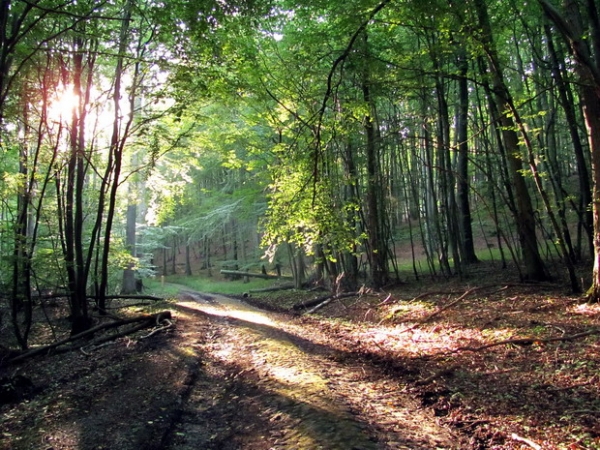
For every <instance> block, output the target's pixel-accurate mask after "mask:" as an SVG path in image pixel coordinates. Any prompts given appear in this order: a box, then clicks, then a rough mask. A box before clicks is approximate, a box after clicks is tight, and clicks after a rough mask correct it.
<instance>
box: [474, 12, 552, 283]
mask: <svg viewBox="0 0 600 450" xmlns="http://www.w3.org/2000/svg"><path fill="white" fill-rule="evenodd" d="M474 4H475V7H476V9H477V14H478V17H479V25H480V27H481V32H482V39H483V45H484V51H485V52H486V54H487V58H488V67H489V71H490V75H491V79H492V85H493V91H494V95H495V97H496V101H497V103H498V105H499V107H500V117H499V118H498V122H499V123H500V126H501V127H502V138H503V141H504V146H505V149H506V157H507V159H508V164H509V168H510V172H511V177H512V183H513V187H514V192H515V200H516V217H515V221H516V228H517V233H518V236H519V243H520V245H521V252H522V258H523V263H524V272H525V273H524V277H525V279H527V280H534V281H544V280H547V279H548V274H547V272H546V268H545V265H544V262H543V260H542V258H541V256H540V253H539V248H538V239H537V235H536V225H535V216H534V213H533V206H532V203H531V197H530V196H529V191H528V189H527V183H526V182H525V177H524V176H523V163H522V155H521V149H520V147H519V137H518V135H517V132H516V129H515V123H514V121H513V119H512V111H511V105H512V99H511V95H510V92H509V91H508V88H507V86H506V83H505V82H504V76H503V74H502V69H501V66H500V59H499V57H498V54H497V52H496V47H495V44H494V39H493V34H492V28H491V26H490V22H489V16H488V11H487V5H486V3H485V1H484V0H474Z"/></svg>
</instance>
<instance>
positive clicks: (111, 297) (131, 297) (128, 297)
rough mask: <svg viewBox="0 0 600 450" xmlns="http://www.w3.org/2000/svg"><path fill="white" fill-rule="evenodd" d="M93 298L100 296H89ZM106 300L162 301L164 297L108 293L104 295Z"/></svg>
mask: <svg viewBox="0 0 600 450" xmlns="http://www.w3.org/2000/svg"><path fill="white" fill-rule="evenodd" d="M88 298H91V299H93V300H97V299H98V297H88ZM104 298H105V299H106V300H154V301H156V302H160V301H161V300H164V298H163V297H156V296H154V295H106V296H105V297H104Z"/></svg>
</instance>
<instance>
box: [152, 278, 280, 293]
mask: <svg viewBox="0 0 600 450" xmlns="http://www.w3.org/2000/svg"><path fill="white" fill-rule="evenodd" d="M276 283H278V281H277V280H262V279H260V278H250V279H249V281H248V282H244V280H224V279H222V278H217V277H206V276H192V277H186V276H182V275H173V276H168V277H165V280H164V284H163V283H162V281H161V279H160V278H152V279H147V280H144V289H145V291H146V292H147V293H151V294H154V295H158V296H164V297H167V296H175V295H177V293H178V292H179V290H180V289H181V287H182V286H183V287H185V288H188V289H191V290H194V291H198V292H212V293H215V294H223V295H242V294H243V293H244V292H248V291H249V290H250V289H263V288H267V287H271V286H273V285H275V284H276Z"/></svg>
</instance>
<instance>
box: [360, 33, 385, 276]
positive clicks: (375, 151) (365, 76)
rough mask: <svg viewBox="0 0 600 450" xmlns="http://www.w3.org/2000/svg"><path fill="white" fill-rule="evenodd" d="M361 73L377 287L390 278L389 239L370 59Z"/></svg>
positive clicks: (368, 224)
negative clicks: (385, 229)
mask: <svg viewBox="0 0 600 450" xmlns="http://www.w3.org/2000/svg"><path fill="white" fill-rule="evenodd" d="M363 39H364V41H363V43H364V47H363V49H364V51H365V55H367V54H368V45H367V36H366V34H365V35H364V38H363ZM362 64H363V70H362V73H361V76H362V80H361V88H362V93H363V100H364V102H365V104H366V105H367V106H368V108H369V114H367V115H366V116H365V117H364V130H365V138H366V146H365V147H366V159H367V162H366V165H367V182H366V196H367V198H366V203H367V214H366V224H365V225H366V228H367V234H368V242H367V253H368V259H369V265H370V281H371V284H372V285H373V287H375V288H380V287H382V286H384V285H385V284H386V283H387V282H388V281H389V270H388V266H387V255H388V251H387V248H386V245H387V242H386V240H385V239H384V236H383V233H382V232H381V226H382V223H383V217H382V215H383V210H384V208H383V204H382V203H383V201H382V198H381V195H382V189H381V175H380V169H379V164H380V161H379V142H378V139H377V130H376V127H377V124H376V122H375V106H374V103H373V99H372V98H371V85H370V83H371V82H370V77H369V68H368V62H366V61H365V62H363V63H362Z"/></svg>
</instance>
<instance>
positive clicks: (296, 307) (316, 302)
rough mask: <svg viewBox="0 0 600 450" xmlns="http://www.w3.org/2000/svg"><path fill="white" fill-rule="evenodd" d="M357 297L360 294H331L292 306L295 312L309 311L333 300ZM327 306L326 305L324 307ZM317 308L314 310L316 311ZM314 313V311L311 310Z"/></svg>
mask: <svg viewBox="0 0 600 450" xmlns="http://www.w3.org/2000/svg"><path fill="white" fill-rule="evenodd" d="M357 295H360V294H359V293H358V292H346V293H345V294H337V295H336V294H329V295H324V296H322V297H317V298H314V299H312V300H308V301H306V302H301V303H296V304H295V305H293V306H292V309H293V310H294V311H298V310H300V309H308V308H310V307H311V306H317V305H319V304H320V303H323V302H326V301H327V303H330V302H331V301H332V300H337V299H340V298H347V297H356V296H357ZM323 306H325V305H323ZM314 309H315V308H313V310H314ZM316 309H319V308H316ZM311 311H312V310H311Z"/></svg>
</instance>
